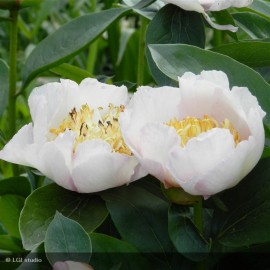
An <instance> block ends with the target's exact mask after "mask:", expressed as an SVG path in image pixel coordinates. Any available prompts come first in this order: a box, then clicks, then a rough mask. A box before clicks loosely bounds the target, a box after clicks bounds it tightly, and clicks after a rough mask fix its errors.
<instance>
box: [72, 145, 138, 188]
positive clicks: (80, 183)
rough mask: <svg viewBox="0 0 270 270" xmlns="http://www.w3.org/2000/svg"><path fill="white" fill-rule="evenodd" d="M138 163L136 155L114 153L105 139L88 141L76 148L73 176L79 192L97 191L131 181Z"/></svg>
mask: <svg viewBox="0 0 270 270" xmlns="http://www.w3.org/2000/svg"><path fill="white" fill-rule="evenodd" d="M137 165H138V161H137V159H136V158H135V157H130V156H127V155H124V154H119V153H112V152H111V147H110V146H109V145H108V144H107V143H106V142H104V141H101V140H92V141H86V142H84V143H82V144H80V145H78V147H77V149H76V154H75V158H74V164H73V170H72V177H73V179H74V181H75V182H76V186H77V188H78V191H79V192H82V193H87V192H97V191H101V190H104V189H108V188H112V187H116V186H120V185H123V184H127V183H129V182H130V181H131V178H132V176H133V174H134V171H135V168H136V166H137ZM134 180H135V179H134Z"/></svg>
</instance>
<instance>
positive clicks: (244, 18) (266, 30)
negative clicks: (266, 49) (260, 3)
mask: <svg viewBox="0 0 270 270" xmlns="http://www.w3.org/2000/svg"><path fill="white" fill-rule="evenodd" d="M232 16H233V18H234V19H235V21H236V23H237V25H238V26H239V27H240V28H241V29H242V30H243V31H245V32H246V33H247V34H248V35H249V36H250V37H251V38H253V39H256V38H258V39H262V38H269V36H270V21H269V20H267V19H265V18H263V17H261V16H259V15H257V14H254V13H251V12H239V13H234V14H233V15H232Z"/></svg>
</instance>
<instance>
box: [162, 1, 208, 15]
mask: <svg viewBox="0 0 270 270" xmlns="http://www.w3.org/2000/svg"><path fill="white" fill-rule="evenodd" d="M163 2H165V3H166V4H174V5H176V6H179V7H180V8H182V9H184V10H189V11H197V12H200V13H202V12H204V9H203V7H202V5H201V4H200V3H199V1H198V0H163Z"/></svg>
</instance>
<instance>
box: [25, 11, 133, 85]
mask: <svg viewBox="0 0 270 270" xmlns="http://www.w3.org/2000/svg"><path fill="white" fill-rule="evenodd" d="M129 10H130V8H115V9H109V10H105V11H101V12H97V13H91V14H87V15H84V16H80V17H78V18H76V19H74V20H72V21H70V22H69V23H67V24H65V25H64V26H62V27H61V28H59V29H58V30H57V31H56V32H54V33H53V34H51V35H49V36H48V37H47V38H45V39H44V40H43V41H42V42H40V43H39V44H38V46H37V47H36V48H35V49H34V50H33V52H32V53H31V54H30V55H29V57H28V58H27V61H26V63H25V68H24V75H23V77H24V85H26V84H28V83H29V82H30V81H31V80H32V79H33V78H34V77H35V76H37V75H38V74H39V73H40V72H42V71H44V70H48V69H50V68H51V67H53V66H56V65H59V64H60V63H63V62H65V61H66V60H67V59H69V58H71V57H72V56H74V55H75V54H77V53H78V52H79V51H80V50H82V49H83V48H85V47H86V46H87V45H88V44H89V43H91V42H92V41H94V40H95V39H96V38H97V37H98V36H99V35H100V34H101V33H102V32H103V31H104V30H105V29H106V28H107V27H108V26H109V25H110V24H111V23H112V22H114V21H115V20H116V19H118V18H119V17H121V16H122V15H124V14H125V13H126V12H127V11H129Z"/></svg>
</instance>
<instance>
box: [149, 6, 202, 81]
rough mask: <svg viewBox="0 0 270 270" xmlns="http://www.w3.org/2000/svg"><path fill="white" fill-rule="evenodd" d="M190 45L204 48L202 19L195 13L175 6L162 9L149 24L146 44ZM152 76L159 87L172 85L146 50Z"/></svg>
mask: <svg viewBox="0 0 270 270" xmlns="http://www.w3.org/2000/svg"><path fill="white" fill-rule="evenodd" d="M174 43H184V44H192V45H195V46H198V47H202V48H203V47H204V44H205V33H204V24H203V21H202V17H201V15H200V14H199V13H197V12H187V11H184V10H183V9H181V8H178V7H176V6H175V5H166V6H165V7H163V8H162V9H161V10H160V11H159V12H158V13H157V14H156V16H155V17H154V19H153V20H152V21H151V22H150V24H149V26H148V30H147V33H146V44H174ZM146 56H147V60H148V65H149V68H150V70H151V73H152V76H153V78H154V79H155V81H156V82H157V83H158V84H159V85H171V84H172V85H174V84H175V83H174V82H172V81H171V80H169V79H168V78H167V77H166V76H164V74H163V73H162V72H160V70H159V69H158V68H157V66H156V64H155V63H154V61H153V59H152V56H151V53H150V51H149V49H148V48H147V50H146Z"/></svg>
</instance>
